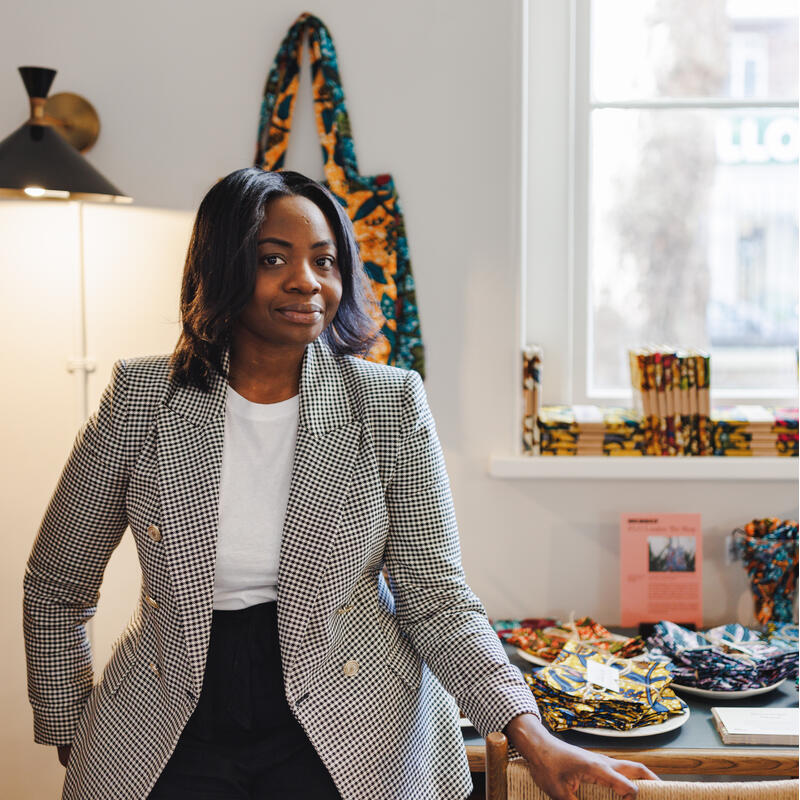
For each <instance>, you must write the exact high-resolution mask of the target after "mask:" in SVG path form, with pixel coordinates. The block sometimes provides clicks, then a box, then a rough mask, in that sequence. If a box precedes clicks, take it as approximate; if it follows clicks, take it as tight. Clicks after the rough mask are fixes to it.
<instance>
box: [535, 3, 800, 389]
mask: <svg viewBox="0 0 800 800" xmlns="http://www.w3.org/2000/svg"><path fill="white" fill-rule="evenodd" d="M527 4H528V13H527V17H528V25H527V31H528V37H527V38H528V41H527V47H525V48H523V49H524V50H525V51H526V55H527V57H526V58H523V69H524V70H525V72H526V75H525V76H524V77H525V79H524V80H523V84H525V83H526V82H527V92H528V97H527V101H528V114H527V131H526V132H525V140H526V141H527V165H526V169H525V171H526V174H527V180H528V186H527V189H528V191H527V203H526V207H527V210H526V212H525V213H526V219H527V222H528V224H527V237H526V239H527V241H526V245H525V250H526V257H525V263H526V265H527V269H526V271H525V273H526V274H525V276H524V278H525V279H524V280H523V287H524V289H525V296H524V313H523V325H522V338H523V343H532V344H540V345H541V346H542V347H543V348H544V359H543V368H542V374H543V392H542V401H543V402H544V403H546V404H551V403H594V404H598V405H630V404H631V403H632V399H631V395H630V393H627V392H626V393H625V394H619V393H618V392H615V391H598V390H595V391H593V392H591V393H590V392H589V388H590V387H589V371H588V368H589V364H588V355H589V353H590V352H592V347H591V345H592V342H591V339H590V337H591V327H590V324H589V322H590V313H591V310H590V299H591V298H590V296H589V291H588V287H589V280H588V279H589V261H588V259H589V239H588V234H589V207H588V194H589V174H590V173H589V170H590V167H591V164H590V156H589V153H590V147H589V145H590V142H589V117H590V113H591V110H592V109H594V108H645V109H647V108H697V107H713V108H764V107H768V108H780V107H786V108H793V109H797V101H796V100H795V99H792V100H789V101H757V100H756V101H754V100H749V99H747V98H741V99H731V100H719V99H711V100H703V99H699V100H695V99H691V100H680V99H658V100H655V101H630V100H625V101H619V102H613V101H612V102H603V103H592V102H591V97H590V81H589V69H590V42H591V39H590V13H591V8H590V0H567V2H563V3H552V2H551V1H550V0H527ZM543 76H546V77H544V78H543ZM523 161H524V159H523ZM676 344H678V345H687V344H691V343H689V342H677V343H676ZM712 376H713V363H712ZM711 396H712V402H714V403H717V404H738V403H757V404H764V405H787V404H790V403H796V401H797V394H796V393H792V392H791V391H787V392H784V393H779V394H777V395H776V394H770V395H766V394H763V393H762V392H760V391H757V390H754V391H747V390H739V391H731V390H722V389H714V388H713V377H712V392H711Z"/></svg>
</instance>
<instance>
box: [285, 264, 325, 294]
mask: <svg viewBox="0 0 800 800" xmlns="http://www.w3.org/2000/svg"><path fill="white" fill-rule="evenodd" d="M288 280H289V288H290V289H291V288H294V289H297V290H300V291H302V292H305V293H308V292H318V291H320V289H321V288H322V287H321V285H320V282H319V279H318V278H317V274H316V272H315V271H314V266H313V264H311V262H309V261H306V260H305V259H302V260H301V261H299V262H298V263H297V265H296V266H295V268H294V269H293V270H291V271H290V273H289V276H288Z"/></svg>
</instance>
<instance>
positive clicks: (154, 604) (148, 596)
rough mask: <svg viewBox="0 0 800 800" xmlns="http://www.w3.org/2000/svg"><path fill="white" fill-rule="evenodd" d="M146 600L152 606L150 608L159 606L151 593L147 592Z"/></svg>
mask: <svg viewBox="0 0 800 800" xmlns="http://www.w3.org/2000/svg"><path fill="white" fill-rule="evenodd" d="M144 601H145V603H147V605H149V606H150V608H158V603H156V601H155V600H153V598H152V597H150V595H149V594H146V595H145V596H144Z"/></svg>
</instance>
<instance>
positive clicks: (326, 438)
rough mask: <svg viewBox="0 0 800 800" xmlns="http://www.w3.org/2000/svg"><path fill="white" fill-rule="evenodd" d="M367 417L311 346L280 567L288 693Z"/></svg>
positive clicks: (322, 350)
mask: <svg viewBox="0 0 800 800" xmlns="http://www.w3.org/2000/svg"><path fill="white" fill-rule="evenodd" d="M361 428H362V423H361V420H360V419H357V418H356V417H355V416H354V414H353V412H352V409H351V407H350V401H349V399H348V394H347V390H346V387H345V384H344V380H343V379H342V374H341V370H340V368H339V365H338V363H337V362H336V359H335V358H334V356H333V354H332V353H331V351H330V350H329V348H328V347H327V346H326V345H324V344H323V343H322V342H320V341H318V340H315V341H314V342H312V343H311V344H310V345H309V346H308V347H307V349H306V354H305V358H304V361H303V369H302V374H301V379H300V419H299V425H298V431H297V446H296V448H295V455H294V464H293V467H292V480H291V486H290V489H289V501H288V503H287V508H286V517H285V520H284V526H283V539H282V542H281V554H280V567H279V572H278V630H279V634H280V644H281V656H282V659H283V671H284V677H285V680H286V685H287V690H288V692H289V694H290V695H291V694H293V693H294V690H295V688H296V687H297V686H298V685H299V684H298V683H297V682H296V678H297V674H296V667H297V666H298V659H297V656H298V645H299V643H300V640H301V638H302V636H303V634H304V633H305V630H306V626H307V624H308V621H309V617H310V615H311V612H312V609H313V607H314V602H315V600H316V597H317V594H318V590H319V585H320V581H321V580H322V579H323V577H324V573H325V566H326V564H327V561H328V557H329V553H330V549H331V546H332V544H333V541H334V539H335V536H336V533H337V531H338V528H339V523H340V520H341V516H342V509H343V505H344V501H345V499H346V497H347V495H348V493H349V489H350V484H351V481H352V477H353V467H354V464H355V459H356V455H357V454H358V449H359V445H360V442H361Z"/></svg>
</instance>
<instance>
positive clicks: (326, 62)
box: [255, 14, 425, 378]
mask: <svg viewBox="0 0 800 800" xmlns="http://www.w3.org/2000/svg"><path fill="white" fill-rule="evenodd" d="M306 33H308V37H309V46H310V53H311V77H312V83H313V92H314V110H315V114H316V119H317V130H318V133H319V139H320V144H321V146H322V158H323V162H324V169H325V184H326V186H327V187H328V188H329V189H330V190H331V192H332V193H333V194H334V195H335V196H336V197H337V198H338V200H339V202H340V203H341V204H342V206H344V208H345V209H346V210H347V214H348V216H349V217H350V219H351V220H352V222H353V228H354V230H355V236H356V241H357V242H358V246H359V251H360V254H361V260H362V262H363V264H364V272H365V280H366V281H367V283H368V285H370V286H371V287H372V291H373V294H374V296H375V300H376V303H375V304H374V306H373V308H372V316H373V319H374V320H375V322H376V323H377V324H378V325H380V328H381V334H382V335H381V336H380V337H379V339H378V340H377V341H376V343H375V344H374V345H373V347H372V348H371V349H370V351H369V353H368V354H367V355H366V358H368V359H369V360H370V361H376V362H379V363H382V364H391V365H393V366H396V367H402V368H404V369H415V370H417V372H419V373H420V374H421V375H422V377H423V378H424V377H425V357H424V349H423V344H422V334H421V331H420V322H419V314H418V310H417V297H416V288H415V285H414V278H413V276H412V274H411V264H410V260H409V255H408V242H407V241H406V231H405V223H404V221H403V214H402V210H401V207H400V200H399V198H398V196H397V190H396V189H395V186H394V181H393V180H392V177H391V175H388V174H383V175H375V176H372V177H368V176H365V175H360V174H359V172H358V165H357V163H356V154H355V148H354V145H353V137H352V133H351V130H350V120H349V117H348V114H347V108H346V106H345V99H344V90H343V89H342V82H341V78H340V77H339V68H338V62H337V57H336V50H335V49H334V46H333V40H332V38H331V35H330V33H329V31H328V29H327V28H326V27H325V25H324V24H323V22H322V21H321V20H320V19H319V18H317V17H315V16H312V15H311V14H301V15H300V17H298V19H297V21H296V22H295V23H294V25H292V27H291V28H290V29H289V32H288V33H287V34H286V37H285V38H284V40H283V43H282V44H281V47H280V49H279V51H278V54H277V56H276V57H275V62H274V64H273V66H272V69H271V70H270V73H269V76H268V77H267V84H266V87H265V89H264V99H263V102H262V105H261V119H260V124H259V131H258V145H257V150H256V158H255V165H256V166H258V167H261V168H263V169H265V170H279V169H281V168H282V167H283V166H284V160H285V157H286V148H287V146H288V144H289V134H290V132H291V127H292V117H293V114H294V106H295V101H296V99H297V89H298V86H299V82H300V64H301V58H302V48H303V42H304V39H305V35H306Z"/></svg>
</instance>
